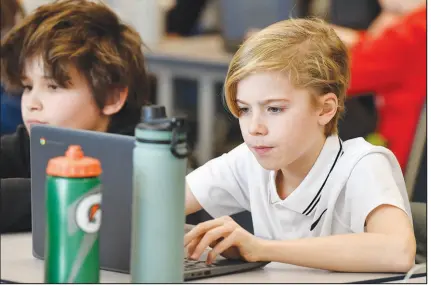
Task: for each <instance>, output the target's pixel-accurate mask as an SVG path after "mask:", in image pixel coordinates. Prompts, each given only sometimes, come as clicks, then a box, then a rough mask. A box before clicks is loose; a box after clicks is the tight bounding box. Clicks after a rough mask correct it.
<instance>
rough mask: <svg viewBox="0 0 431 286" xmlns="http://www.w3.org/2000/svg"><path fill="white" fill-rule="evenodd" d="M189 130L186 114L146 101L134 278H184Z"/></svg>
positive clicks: (139, 130) (137, 164)
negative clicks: (176, 114) (175, 114)
mask: <svg viewBox="0 0 431 286" xmlns="http://www.w3.org/2000/svg"><path fill="white" fill-rule="evenodd" d="M186 136H187V134H186V130H185V119H184V118H167V117H166V112H165V108H164V107H163V106H146V107H143V109H142V117H141V123H140V124H139V125H138V126H137V127H136V130H135V137H136V143H135V144H136V145H135V149H134V152H133V180H134V186H133V207H132V208H133V210H132V212H133V215H132V249H131V276H132V283H181V282H183V271H184V269H183V267H184V266H183V260H184V246H183V243H184V223H185V215H184V202H185V176H186V168H187V156H188V153H189V150H188V148H187V143H186V139H187V138H186Z"/></svg>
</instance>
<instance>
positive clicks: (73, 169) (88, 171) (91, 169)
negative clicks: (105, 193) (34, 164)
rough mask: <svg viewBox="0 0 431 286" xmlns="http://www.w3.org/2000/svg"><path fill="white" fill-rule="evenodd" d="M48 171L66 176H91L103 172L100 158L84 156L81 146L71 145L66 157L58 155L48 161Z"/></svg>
mask: <svg viewBox="0 0 431 286" xmlns="http://www.w3.org/2000/svg"><path fill="white" fill-rule="evenodd" d="M46 173H47V174H48V175H50V176H55V177H65V178H90V177H97V176H99V175H100V174H102V167H101V166H100V162H99V160H97V159H95V158H91V157H84V152H82V149H81V146H78V145H70V146H69V148H68V149H67V151H66V156H65V157H56V158H53V159H51V160H49V162H48V166H47V168H46Z"/></svg>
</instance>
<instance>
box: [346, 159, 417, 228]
mask: <svg viewBox="0 0 431 286" xmlns="http://www.w3.org/2000/svg"><path fill="white" fill-rule="evenodd" d="M400 192H401V190H400V188H399V187H398V185H397V183H396V181H395V178H394V175H393V172H392V169H391V165H390V162H389V160H388V159H387V158H386V157H385V155H383V154H379V153H373V154H369V155H366V156H365V157H364V158H362V159H361V160H360V161H359V162H358V163H357V164H356V166H355V168H354V169H353V171H352V174H351V175H350V178H349V180H348V182H347V186H346V199H347V200H348V204H349V205H350V208H351V211H350V224H351V225H350V227H351V229H352V231H353V232H355V233H361V232H364V231H365V229H364V226H365V221H366V219H367V216H368V215H369V214H370V213H371V212H372V211H373V210H374V209H375V208H377V207H378V206H380V205H392V206H395V207H398V208H399V209H401V210H403V211H404V212H406V214H407V215H409V214H408V212H407V211H406V207H405V205H404V200H403V197H402V195H401V193H400Z"/></svg>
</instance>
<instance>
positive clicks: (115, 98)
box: [102, 87, 129, 116]
mask: <svg viewBox="0 0 431 286" xmlns="http://www.w3.org/2000/svg"><path fill="white" fill-rule="evenodd" d="M128 93H129V89H128V88H127V87H125V88H118V89H115V90H114V91H113V92H112V93H111V94H110V95H109V97H108V99H107V100H106V103H105V107H103V109H102V112H103V114H104V115H106V116H111V115H113V114H115V113H117V112H118V111H120V109H121V108H122V107H123V106H124V104H125V103H126V100H127V95H128Z"/></svg>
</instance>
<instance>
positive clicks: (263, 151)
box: [252, 146, 274, 155]
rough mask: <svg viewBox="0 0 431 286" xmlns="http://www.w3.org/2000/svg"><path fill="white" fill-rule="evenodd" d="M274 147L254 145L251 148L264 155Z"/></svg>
mask: <svg viewBox="0 0 431 286" xmlns="http://www.w3.org/2000/svg"><path fill="white" fill-rule="evenodd" d="M273 148H274V147H269V146H254V147H252V149H253V150H254V152H256V153H257V154H259V155H265V154H267V153H268V152H270V151H271V150H272V149H273Z"/></svg>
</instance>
